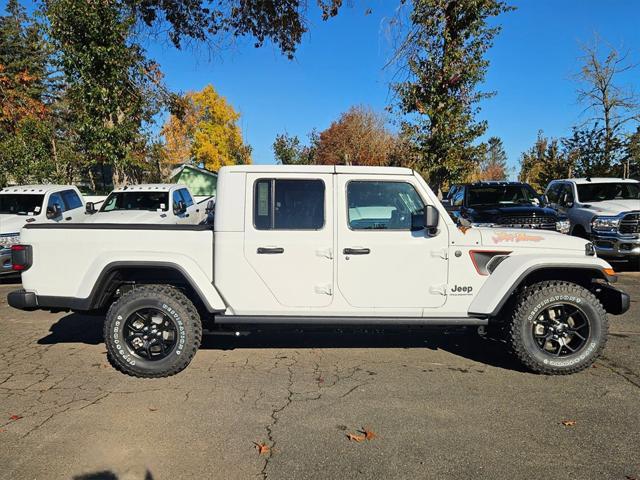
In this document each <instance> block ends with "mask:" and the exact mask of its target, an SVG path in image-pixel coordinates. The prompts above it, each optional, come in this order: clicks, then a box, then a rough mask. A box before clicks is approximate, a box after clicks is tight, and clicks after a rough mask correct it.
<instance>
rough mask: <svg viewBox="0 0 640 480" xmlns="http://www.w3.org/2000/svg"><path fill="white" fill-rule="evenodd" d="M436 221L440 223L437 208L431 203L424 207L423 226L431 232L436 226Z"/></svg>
mask: <svg viewBox="0 0 640 480" xmlns="http://www.w3.org/2000/svg"><path fill="white" fill-rule="evenodd" d="M438 223H440V212H439V211H438V209H437V208H436V207H434V206H433V205H427V206H426V207H424V228H426V229H427V231H428V232H429V233H433V231H434V230H435V229H436V228H438Z"/></svg>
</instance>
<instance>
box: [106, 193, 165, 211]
mask: <svg viewBox="0 0 640 480" xmlns="http://www.w3.org/2000/svg"><path fill="white" fill-rule="evenodd" d="M168 208H169V193H168V192H113V193H111V194H110V195H109V196H108V197H107V199H106V200H105V201H104V204H103V206H102V208H101V209H100V211H101V212H113V211H116V210H150V211H156V210H163V211H165V212H166V211H167V210H168Z"/></svg>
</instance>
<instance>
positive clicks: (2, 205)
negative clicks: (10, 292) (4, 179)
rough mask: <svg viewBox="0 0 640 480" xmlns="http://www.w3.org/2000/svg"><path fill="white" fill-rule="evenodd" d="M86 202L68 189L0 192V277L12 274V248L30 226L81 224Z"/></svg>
mask: <svg viewBox="0 0 640 480" xmlns="http://www.w3.org/2000/svg"><path fill="white" fill-rule="evenodd" d="M84 216H85V201H84V199H83V197H82V194H81V193H80V191H79V190H78V188H77V187H74V186H71V185H23V186H14V187H5V188H3V189H1V190H0V275H2V274H7V273H13V272H12V270H11V249H10V247H11V245H13V244H16V243H19V242H20V229H21V228H22V227H23V226H24V225H27V224H33V223H68V222H81V221H83V220H84Z"/></svg>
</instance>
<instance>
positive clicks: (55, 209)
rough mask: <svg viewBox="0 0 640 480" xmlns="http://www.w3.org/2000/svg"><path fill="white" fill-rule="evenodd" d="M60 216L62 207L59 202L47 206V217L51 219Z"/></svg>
mask: <svg viewBox="0 0 640 480" xmlns="http://www.w3.org/2000/svg"><path fill="white" fill-rule="evenodd" d="M61 216H62V207H61V206H60V204H59V203H54V204H53V205H51V206H49V207H47V218H48V219H50V220H52V219H54V218H58V217H61Z"/></svg>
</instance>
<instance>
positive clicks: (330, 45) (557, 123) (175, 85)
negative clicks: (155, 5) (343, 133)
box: [146, 0, 640, 172]
mask: <svg viewBox="0 0 640 480" xmlns="http://www.w3.org/2000/svg"><path fill="white" fill-rule="evenodd" d="M309 3H310V4H311V5H313V4H314V3H315V2H313V1H310V2H309ZM345 3H346V4H348V5H347V6H346V7H344V8H343V9H342V10H341V11H340V13H339V15H338V16H337V17H335V18H333V19H331V20H329V21H327V22H323V21H322V20H321V19H320V15H319V12H318V11H316V10H315V9H313V8H312V9H311V12H310V17H311V24H310V29H309V30H310V31H309V33H308V34H306V35H305V37H304V39H303V42H302V44H301V45H300V47H299V49H298V51H297V53H296V57H295V59H294V60H292V61H291V60H288V59H287V58H286V57H284V56H283V55H281V54H280V53H279V51H278V50H277V49H276V48H275V47H273V46H272V45H266V46H264V47H262V48H260V49H256V48H254V47H253V42H251V41H240V42H238V44H237V45H235V46H234V47H233V48H232V49H230V50H225V51H223V52H218V53H216V54H215V55H213V56H210V54H209V52H208V50H207V49H206V48H204V47H196V48H193V49H192V48H190V49H186V50H183V51H178V50H176V49H174V48H173V47H171V46H169V45H166V44H163V43H147V45H146V46H147V49H148V53H149V54H150V56H151V57H152V58H154V59H155V60H157V61H158V62H159V63H160V65H161V67H162V70H163V71H164V73H165V75H166V82H167V84H168V86H169V87H170V88H172V89H173V90H176V91H182V92H184V91H189V90H199V89H201V88H202V87H204V86H205V85H206V84H209V83H211V84H212V85H213V86H214V87H215V88H216V89H217V90H218V92H220V93H221V94H222V95H223V96H224V97H226V99H227V100H228V101H229V102H230V103H231V104H232V105H233V106H234V107H235V108H236V109H237V110H238V111H239V112H240V113H241V114H242V120H241V126H242V129H243V135H244V137H245V140H246V141H247V142H248V143H249V144H250V145H251V146H252V147H253V160H254V162H255V163H273V162H274V158H273V151H272V149H271V145H272V143H273V140H274V138H275V136H276V135H277V134H278V133H282V132H287V133H289V134H292V135H298V136H300V137H301V138H306V136H307V134H308V133H309V132H310V131H311V130H312V129H313V128H317V129H319V130H322V129H324V128H326V127H328V126H329V124H330V123H331V122H332V121H333V120H335V119H337V118H338V116H339V115H340V114H341V113H342V112H344V111H346V110H347V109H348V108H349V107H350V106H352V105H356V104H365V105H370V106H371V107H373V108H374V109H376V110H379V111H382V110H383V109H384V108H385V106H387V105H389V104H390V103H392V102H393V100H394V98H393V94H392V92H391V91H390V89H389V84H390V82H391V81H393V77H394V73H395V70H393V69H390V68H386V69H385V68H384V65H385V64H386V63H387V62H388V60H389V58H390V55H391V53H392V51H393V48H392V47H393V45H392V40H391V38H390V37H391V35H390V34H389V28H390V27H389V19H391V18H393V16H394V15H395V9H396V7H397V5H398V3H399V2H398V1H397V0H353V1H352V2H345ZM349 4H350V5H349ZM511 4H512V5H514V6H516V7H517V9H516V10H515V11H513V12H510V13H506V14H504V15H502V16H501V17H500V18H499V19H497V21H498V23H500V24H501V25H502V32H501V33H500V35H499V36H498V37H497V38H496V39H495V42H494V46H493V48H492V49H491V50H490V51H489V53H488V55H487V57H488V59H489V60H490V62H491V63H490V66H489V69H488V72H487V76H486V81H485V84H484V85H482V86H481V88H482V89H483V90H487V91H496V92H497V95H496V96H495V97H493V98H491V99H489V100H486V101H484V102H483V103H482V105H481V106H482V110H481V112H480V114H479V116H478V118H479V119H482V120H486V121H487V122H488V125H489V128H488V131H487V137H488V136H498V137H500V138H501V139H502V140H503V142H504V145H505V149H506V152H507V155H508V158H509V164H510V165H511V166H512V167H513V170H514V172H516V171H517V164H518V161H519V158H520V154H521V153H522V152H523V151H524V150H526V149H528V148H529V147H531V146H532V145H533V143H534V141H535V139H536V136H537V132H538V130H540V129H542V130H544V133H545V134H546V135H549V136H553V137H558V136H564V135H568V134H570V132H571V127H572V125H575V124H578V123H581V122H583V121H584V120H585V118H586V117H585V116H584V115H583V116H581V112H582V110H583V108H582V107H581V106H580V105H579V104H577V103H576V88H577V84H576V82H575V81H574V80H573V78H572V77H573V74H574V73H575V72H576V71H578V69H579V65H580V64H579V57H580V46H581V45H582V44H585V43H589V42H591V41H592V40H593V38H594V36H595V35H598V36H599V37H600V38H601V39H602V40H603V41H606V42H608V43H610V44H611V45H613V46H615V47H617V48H621V49H623V50H625V49H629V50H631V58H633V60H634V61H637V62H640V27H639V25H640V0H606V1H605V0H520V1H512V2H511ZM369 8H370V9H371V13H370V14H365V13H366V10H367V9H369ZM621 80H622V82H623V83H624V84H626V85H633V84H635V87H636V88H637V89H638V90H640V67H639V68H638V69H636V70H635V71H633V72H630V73H628V74H627V75H626V76H625V77H622V78H621Z"/></svg>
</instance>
